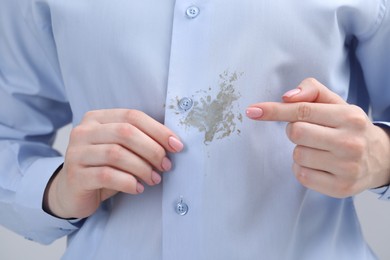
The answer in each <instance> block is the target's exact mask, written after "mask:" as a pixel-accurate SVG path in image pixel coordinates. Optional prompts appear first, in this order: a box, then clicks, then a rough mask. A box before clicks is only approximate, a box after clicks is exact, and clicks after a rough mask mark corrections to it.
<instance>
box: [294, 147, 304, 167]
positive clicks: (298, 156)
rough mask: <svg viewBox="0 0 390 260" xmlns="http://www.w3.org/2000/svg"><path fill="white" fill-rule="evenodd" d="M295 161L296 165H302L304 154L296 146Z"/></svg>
mask: <svg viewBox="0 0 390 260" xmlns="http://www.w3.org/2000/svg"><path fill="white" fill-rule="evenodd" d="M293 160H294V162H296V163H298V164H299V163H301V162H302V161H303V152H302V148H301V147H300V146H296V147H295V149H294V151H293Z"/></svg>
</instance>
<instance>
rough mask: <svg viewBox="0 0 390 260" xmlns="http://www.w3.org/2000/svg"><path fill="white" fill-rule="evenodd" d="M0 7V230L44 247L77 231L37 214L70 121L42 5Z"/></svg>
mask: <svg viewBox="0 0 390 260" xmlns="http://www.w3.org/2000/svg"><path fill="white" fill-rule="evenodd" d="M32 2H33V1H22V0H13V1H0V104H1V110H0V161H1V163H0V216H1V217H0V224H1V225H3V226H5V227H6V228H8V229H11V230H13V231H15V232H17V233H19V234H21V235H22V236H24V237H26V238H28V239H30V240H35V241H38V242H40V243H44V244H48V243H51V242H52V241H54V240H55V239H57V238H59V237H61V236H64V235H66V234H69V233H70V232H72V231H73V230H75V229H77V227H76V226H75V225H73V224H72V223H70V222H69V221H67V220H62V219H58V218H55V217H53V216H51V215H49V214H47V213H46V212H44V211H43V210H42V199H43V194H44V190H45V187H46V185H47V182H48V180H49V179H50V177H51V175H52V174H53V173H54V171H55V170H56V169H57V167H59V165H60V164H61V163H62V162H63V158H62V156H61V155H60V154H59V153H58V152H57V151H55V150H53V149H52V147H51V146H52V143H53V140H54V137H55V133H56V131H57V129H58V128H60V127H62V126H64V125H65V124H68V123H69V122H70V121H71V118H72V113H71V110H70V106H69V104H68V102H67V100H66V98H65V94H64V88H63V84H62V80H61V73H60V69H59V65H58V61H57V58H56V50H55V44H54V40H53V36H52V33H51V27H50V19H49V17H50V15H49V12H48V8H47V7H46V6H44V4H41V5H39V6H38V5H37V6H34V7H33V6H32V4H31V3H32Z"/></svg>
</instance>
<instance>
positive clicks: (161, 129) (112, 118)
mask: <svg viewBox="0 0 390 260" xmlns="http://www.w3.org/2000/svg"><path fill="white" fill-rule="evenodd" d="M83 122H94V123H99V124H110V123H129V124H131V125H133V126H135V127H136V128H138V129H139V130H141V131H142V132H143V133H145V134H146V135H148V136H149V137H151V138H152V139H153V140H155V141H156V142H157V143H159V144H160V145H161V146H163V147H164V148H165V149H167V150H168V151H170V152H180V151H181V150H182V149H183V144H182V143H181V141H180V139H179V137H178V136H177V135H176V134H175V133H174V132H173V131H171V130H170V129H169V128H168V127H166V126H165V125H163V124H161V123H160V122H158V121H157V120H155V119H154V118H152V117H150V116H149V115H147V114H145V113H144V112H142V111H138V110H132V109H102V110H95V111H90V112H88V113H87V114H86V116H85V117H84V119H83Z"/></svg>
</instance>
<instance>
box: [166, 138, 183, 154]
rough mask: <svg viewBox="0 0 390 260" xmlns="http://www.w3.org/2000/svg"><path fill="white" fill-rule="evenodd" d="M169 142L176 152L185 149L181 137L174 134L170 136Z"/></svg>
mask: <svg viewBox="0 0 390 260" xmlns="http://www.w3.org/2000/svg"><path fill="white" fill-rule="evenodd" d="M168 144H169V146H170V147H171V148H172V149H173V150H175V151H176V152H180V151H181V150H183V147H184V144H183V143H182V142H180V140H179V139H177V138H176V137H173V136H170V137H169V139H168Z"/></svg>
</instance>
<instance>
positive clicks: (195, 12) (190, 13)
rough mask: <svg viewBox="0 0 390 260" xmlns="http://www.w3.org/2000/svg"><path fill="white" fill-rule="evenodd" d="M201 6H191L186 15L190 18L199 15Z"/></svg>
mask: <svg viewBox="0 0 390 260" xmlns="http://www.w3.org/2000/svg"><path fill="white" fill-rule="evenodd" d="M199 11H200V10H199V8H198V7H196V6H190V7H188V8H187V10H186V15H187V17H188V18H190V19H193V18H195V17H197V16H198V15H199Z"/></svg>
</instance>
